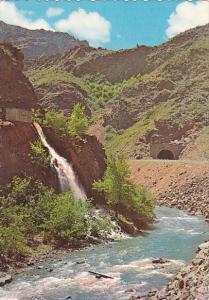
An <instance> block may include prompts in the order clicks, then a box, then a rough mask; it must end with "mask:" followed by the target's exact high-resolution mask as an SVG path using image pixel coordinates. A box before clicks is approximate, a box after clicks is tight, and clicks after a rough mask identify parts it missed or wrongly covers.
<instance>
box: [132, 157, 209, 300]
mask: <svg viewBox="0 0 209 300" xmlns="http://www.w3.org/2000/svg"><path fill="white" fill-rule="evenodd" d="M130 165H131V169H132V177H133V178H134V180H135V182H137V183H139V184H142V185H144V186H146V187H148V188H149V189H151V191H152V192H153V193H154V194H155V196H156V198H157V203H158V205H161V206H167V207H175V208H178V209H182V210H186V211H188V212H190V213H191V214H194V215H202V216H204V217H205V218H206V221H209V165H208V163H207V162H205V163H204V162H183V161H179V162H178V161H174V162H171V161H169V162H168V161H153V162H152V161H147V162H146V161H132V162H131V163H130ZM130 299H131V300H134V299H144V300H148V299H149V300H187V299H188V300H208V299H209V242H205V243H204V244H201V245H200V246H199V248H198V250H197V254H196V256H195V257H194V259H193V260H192V262H191V264H190V265H188V266H186V267H183V268H182V269H181V271H180V272H179V273H178V274H177V275H176V276H175V277H174V279H173V280H172V281H171V282H170V283H169V284H168V285H167V286H166V287H165V288H163V289H162V290H160V291H150V292H149V293H147V294H144V295H136V296H132V297H131V298H130Z"/></svg>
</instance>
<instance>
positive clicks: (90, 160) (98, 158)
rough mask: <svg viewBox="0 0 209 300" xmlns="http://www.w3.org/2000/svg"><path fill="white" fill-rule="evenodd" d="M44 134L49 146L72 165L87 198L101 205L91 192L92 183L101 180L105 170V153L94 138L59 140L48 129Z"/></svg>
mask: <svg viewBox="0 0 209 300" xmlns="http://www.w3.org/2000/svg"><path fill="white" fill-rule="evenodd" d="M44 133H45V135H46V137H47V140H48V142H49V144H50V145H52V146H53V147H54V149H55V150H56V151H57V152H58V153H59V154H60V155H62V156H63V157H65V158H66V159H67V160H68V162H69V163H71V164H72V166H73V169H74V171H75V173H76V174H77V175H78V176H79V180H80V181H81V183H82V185H83V187H84V189H85V191H86V194H87V196H88V197H89V198H91V197H93V198H94V200H95V203H98V204H102V203H103V202H104V199H103V197H102V196H101V195H99V194H98V193H97V192H95V191H93V190H92V184H93V182H94V181H96V180H99V179H101V178H102V177H103V175H104V171H105V169H106V164H105V151H104V149H103V147H102V145H101V144H100V143H99V142H98V140H97V139H96V137H95V136H89V135H86V136H85V137H84V139H82V140H74V139H71V138H69V137H66V138H60V137H58V136H57V135H55V134H54V132H53V131H52V130H51V129H48V128H45V129H44Z"/></svg>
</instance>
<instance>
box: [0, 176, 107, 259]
mask: <svg viewBox="0 0 209 300" xmlns="http://www.w3.org/2000/svg"><path fill="white" fill-rule="evenodd" d="M0 192H1V195H2V196H0V256H1V257H0V258H1V259H2V257H3V258H6V259H8V258H9V257H10V258H12V257H14V256H17V255H25V254H27V253H28V251H29V250H30V249H31V245H33V244H34V241H36V242H35V244H36V245H37V246H39V245H40V243H42V242H43V241H44V242H47V241H48V242H50V243H51V244H52V243H53V242H55V243H56V244H57V241H58V242H62V244H68V243H71V244H73V245H74V246H75V245H76V246H77V245H79V246H80V245H82V243H83V242H87V241H88V240H91V237H92V236H94V237H102V238H105V237H106V236H107V234H108V232H109V231H110V230H111V223H110V220H109V219H108V218H105V217H104V216H102V217H100V216H98V217H95V216H96V215H97V214H96V213H95V209H94V208H93V207H92V205H91V204H90V202H89V201H87V202H81V201H76V200H74V198H73V196H72V194H71V193H70V192H67V193H64V194H59V195H57V194H55V192H54V191H52V190H51V189H49V188H48V187H46V186H44V185H43V184H42V183H40V182H39V181H37V180H34V179H33V178H30V177H29V178H19V177H15V178H14V179H13V180H12V182H11V183H10V184H9V185H8V186H6V187H5V188H4V189H3V190H2V191H0ZM37 235H38V237H39V240H40V237H42V238H41V240H40V241H39V242H38V244H37V240H36V236H37ZM43 237H44V238H45V240H43ZM47 238H48V239H47Z"/></svg>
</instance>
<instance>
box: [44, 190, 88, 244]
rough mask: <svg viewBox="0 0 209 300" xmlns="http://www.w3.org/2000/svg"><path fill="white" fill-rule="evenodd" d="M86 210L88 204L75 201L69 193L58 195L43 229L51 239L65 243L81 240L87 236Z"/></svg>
mask: <svg viewBox="0 0 209 300" xmlns="http://www.w3.org/2000/svg"><path fill="white" fill-rule="evenodd" d="M88 209H89V206H88V203H86V202H81V201H75V200H74V199H73V196H72V194H71V193H64V194H60V195H59V196H58V197H57V199H56V203H55V206H54V208H53V209H52V211H51V213H50V216H49V220H47V221H46V222H45V225H44V228H45V229H46V230H48V231H49V232H50V233H51V235H52V236H53V237H56V238H58V239H61V240H62V241H65V242H72V243H76V242H77V241H78V240H83V239H85V237H86V234H87V226H86V215H87V213H88Z"/></svg>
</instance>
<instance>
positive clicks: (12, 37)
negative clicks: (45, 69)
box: [0, 21, 89, 59]
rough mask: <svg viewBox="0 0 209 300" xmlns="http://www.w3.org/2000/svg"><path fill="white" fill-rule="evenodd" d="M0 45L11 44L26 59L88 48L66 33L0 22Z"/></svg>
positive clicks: (85, 43) (83, 42) (85, 44)
mask: <svg viewBox="0 0 209 300" xmlns="http://www.w3.org/2000/svg"><path fill="white" fill-rule="evenodd" d="M0 43H11V44H13V45H14V46H16V47H17V48H19V49H20V50H22V52H23V54H24V56H25V58H26V59H31V58H37V57H41V56H49V55H53V54H57V53H64V52H65V51H67V50H69V49H70V48H73V47H75V46H78V45H81V46H88V45H89V44H88V42H87V41H79V40H78V39H76V38H75V37H73V36H72V35H69V34H68V33H67V32H66V33H64V32H55V31H50V30H44V29H34V30H31V29H27V28H24V27H21V26H16V25H9V24H7V23H5V22H3V21H0Z"/></svg>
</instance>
